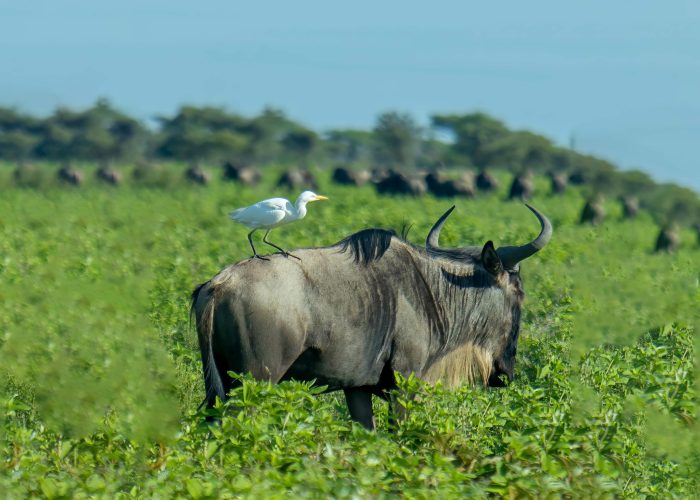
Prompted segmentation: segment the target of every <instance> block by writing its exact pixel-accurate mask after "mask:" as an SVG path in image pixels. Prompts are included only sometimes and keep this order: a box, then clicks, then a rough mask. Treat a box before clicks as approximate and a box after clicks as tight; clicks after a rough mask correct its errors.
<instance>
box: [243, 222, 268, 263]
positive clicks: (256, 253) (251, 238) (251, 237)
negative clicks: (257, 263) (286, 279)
mask: <svg viewBox="0 0 700 500" xmlns="http://www.w3.org/2000/svg"><path fill="white" fill-rule="evenodd" d="M255 231H256V230H255V229H253V230H252V231H251V232H249V233H248V243H250V248H252V249H253V258H254V259H260V260H270V259H268V258H267V257H261V256H260V255H258V252H256V251H255V245H253V233H254V232H255Z"/></svg>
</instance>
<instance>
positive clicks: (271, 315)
mask: <svg viewBox="0 0 700 500" xmlns="http://www.w3.org/2000/svg"><path fill="white" fill-rule="evenodd" d="M528 207H529V206H528ZM529 208H530V210H531V211H532V212H533V213H534V214H535V215H536V216H537V218H538V220H539V222H540V226H541V230H540V234H539V236H537V238H535V239H534V240H533V241H532V242H530V243H526V244H524V245H522V246H503V247H500V248H498V249H496V248H495V247H494V245H493V243H492V242H491V241H487V242H486V244H484V245H483V246H468V247H463V248H458V249H443V248H441V247H440V246H439V243H438V239H439V236H440V230H441V228H442V226H443V224H444V223H445V220H446V219H447V218H448V216H449V215H450V213H452V210H453V209H454V207H452V208H450V209H449V210H448V211H447V212H446V213H445V214H444V215H443V216H442V217H440V219H439V220H438V221H437V222H436V223H435V225H434V226H433V228H432V229H431V231H430V233H429V235H428V238H427V241H426V246H425V248H423V247H417V246H414V245H412V244H410V243H408V242H406V241H404V240H402V239H401V238H399V237H397V236H396V235H395V234H394V233H393V232H390V231H386V230H382V229H366V230H363V231H360V232H358V233H355V234H353V235H351V236H348V237H347V238H345V239H343V240H341V241H340V242H338V243H337V244H335V245H332V246H329V247H324V248H307V249H300V250H295V251H294V253H295V254H296V255H298V256H299V257H300V258H301V260H292V259H287V258H285V257H284V256H283V255H282V254H275V255H272V256H270V260H269V261H261V260H258V259H247V260H244V261H242V262H239V263H238V264H234V265H231V266H229V267H227V268H225V269H223V270H222V271H220V272H219V273H218V274H217V275H216V276H214V277H213V278H212V279H211V280H209V281H208V282H206V283H204V284H202V285H200V286H198V287H197V288H196V289H195V290H194V292H193V293H192V313H193V314H194V315H195V317H196V324H197V334H198V339H199V346H200V352H201V357H202V365H203V372H204V383H205V388H206V399H205V402H206V403H207V405H209V406H212V405H213V404H214V403H215V401H216V398H217V397H218V398H220V399H222V400H224V399H225V398H226V395H227V393H228V392H229V391H230V390H231V389H232V388H233V387H236V386H238V385H240V382H239V381H238V380H235V379H232V378H231V377H230V376H229V375H228V372H229V371H232V372H235V373H251V374H252V376H253V377H255V378H256V379H259V380H268V381H271V382H275V383H276V382H279V381H282V380H288V379H295V380H305V381H310V380H315V381H316V383H317V384H319V385H325V386H327V387H328V390H329V391H333V390H340V389H342V390H343V391H344V392H345V398H346V401H347V405H348V408H349V410H350V415H351V417H352V418H353V419H354V420H356V421H358V422H360V423H361V424H362V425H364V426H365V427H367V428H370V429H371V428H373V425H374V423H373V417H372V401H371V399H372V395H376V396H379V397H381V398H384V399H388V398H389V397H390V396H389V391H391V390H392V389H394V388H395V387H396V381H395V378H394V372H399V373H401V374H403V375H409V374H411V373H415V374H416V375H417V376H418V377H420V378H422V379H424V380H427V381H429V382H435V381H438V380H441V381H443V382H444V383H445V384H446V385H448V386H454V385H457V384H459V383H462V382H482V383H484V384H486V385H489V386H503V385H504V381H503V380H502V379H501V376H505V377H507V378H508V379H512V378H513V371H514V367H515V356H516V349H517V343H518V334H519V328H520V309H521V304H522V302H523V298H524V292H523V286H522V282H521V279H520V264H519V263H520V262H521V261H523V260H524V259H527V258H528V257H530V256H532V255H534V254H535V253H536V252H538V251H539V250H541V249H542V248H543V247H544V246H545V245H546V244H547V243H548V242H549V240H550V238H551V235H552V226H551V224H550V222H549V220H548V219H547V218H546V217H545V216H544V215H542V214H541V213H540V212H539V211H537V210H536V209H534V208H532V207H529ZM395 409H398V408H395Z"/></svg>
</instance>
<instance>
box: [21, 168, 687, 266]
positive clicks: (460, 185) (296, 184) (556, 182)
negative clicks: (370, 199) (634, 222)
mask: <svg viewBox="0 0 700 500" xmlns="http://www.w3.org/2000/svg"><path fill="white" fill-rule="evenodd" d="M32 169H33V167H31V166H24V167H19V168H18V169H17V170H16V171H15V174H14V175H15V180H16V181H17V184H21V178H22V176H26V175H27V174H29V175H30V176H31V175H32V173H33V171H32ZM158 170H159V168H158V167H157V166H152V165H148V164H144V165H140V166H137V168H136V169H135V170H134V172H133V177H134V180H135V181H136V182H143V181H145V180H146V179H147V178H148V177H149V175H153V174H154V173H155V174H156V175H157V174H158ZM160 170H161V171H162V170H164V169H160ZM547 176H548V178H549V181H550V190H549V193H550V194H551V195H552V196H556V195H561V194H563V193H565V192H566V189H567V187H568V185H569V184H574V185H582V184H585V178H584V176H583V175H582V174H581V173H579V172H574V173H572V174H570V175H567V174H566V173H565V172H562V171H558V172H549V173H548V174H547ZM184 177H185V179H186V180H187V181H189V182H191V183H193V184H197V185H200V186H206V185H208V184H209V183H210V182H211V180H212V175H211V172H210V171H208V170H205V169H203V168H201V167H199V166H191V167H189V168H187V169H186V170H185V172H184ZM57 178H58V180H59V182H61V183H62V184H65V185H70V186H76V187H77V186H81V185H82V184H83V183H84V182H85V180H86V178H85V174H84V172H83V171H82V170H79V169H77V168H74V167H72V166H70V165H68V164H66V165H64V166H62V167H61V168H60V169H59V170H58V173H57ZM95 178H96V180H97V181H98V182H100V183H104V184H107V185H110V186H118V185H120V184H121V183H122V182H123V180H124V178H123V175H122V173H121V172H120V171H119V170H117V169H114V168H111V167H108V166H102V167H100V168H99V169H98V170H97V171H96V174H95ZM222 178H223V179H224V180H227V181H233V182H237V183H239V184H241V185H244V186H255V185H257V184H259V183H260V182H261V180H262V173H261V171H260V170H259V169H257V168H255V167H252V166H250V165H246V164H244V163H241V162H238V161H225V162H224V163H223V164H222ZM331 179H332V181H333V182H335V183H337V184H342V185H348V186H357V187H359V186H363V185H365V184H371V185H373V186H374V188H375V189H376V191H377V193H379V194H381V195H407V196H422V195H424V194H426V193H430V194H432V195H433V196H435V197H438V198H455V197H464V198H471V197H474V196H476V195H477V194H478V193H479V192H481V193H489V192H495V191H497V190H498V189H499V188H500V183H499V181H498V179H497V178H496V177H495V176H494V175H493V174H492V173H491V172H489V171H488V170H486V169H481V170H480V171H479V172H478V173H477V174H476V175H474V174H473V173H472V172H471V171H465V170H461V171H460V172H459V174H457V175H447V174H446V173H445V172H441V171H437V170H428V171H425V170H415V171H412V172H410V173H409V172H405V171H399V170H395V169H379V168H377V169H374V170H372V171H369V170H360V169H351V168H346V167H338V168H336V169H335V170H334V171H333V174H332V176H331ZM276 185H277V187H280V188H284V189H288V190H301V189H312V190H315V189H318V182H317V181H316V177H315V176H314V174H313V173H312V172H311V171H310V170H308V169H290V170H287V171H285V172H283V173H282V174H281V176H280V177H279V179H278V180H277V183H276ZM534 193H535V179H534V175H533V173H532V171H530V170H528V169H525V170H523V171H522V172H520V173H518V174H516V175H515V176H514V177H513V179H512V181H511V184H510V187H509V189H508V192H507V198H508V199H509V200H522V201H527V200H530V199H532V197H533V195H534ZM618 201H619V203H620V205H621V208H622V216H623V218H625V219H633V218H635V217H636V216H637V215H638V213H639V211H640V203H639V199H638V198H637V197H635V196H634V195H625V196H621V197H619V199H618ZM605 218H606V213H605V205H604V200H603V198H602V196H600V195H593V196H592V197H590V198H588V199H587V200H586V202H585V204H584V206H583V207H582V209H581V214H580V218H579V222H580V223H581V224H591V225H600V224H602V223H603V222H604V220H605ZM693 227H694V229H695V231H696V233H697V238H698V243H700V223H698V224H696V225H694V226H693ZM679 246H680V230H679V228H678V226H677V225H675V224H666V225H663V226H662V227H661V229H660V231H659V233H658V236H657V238H656V244H655V247H654V248H655V251H657V252H669V253H672V252H675V251H676V250H677V249H678V247H679Z"/></svg>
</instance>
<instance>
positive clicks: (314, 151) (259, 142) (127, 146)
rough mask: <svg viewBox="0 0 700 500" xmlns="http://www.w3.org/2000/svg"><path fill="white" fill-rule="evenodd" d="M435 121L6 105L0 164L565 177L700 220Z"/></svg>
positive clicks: (544, 152) (488, 135) (652, 187)
mask: <svg viewBox="0 0 700 500" xmlns="http://www.w3.org/2000/svg"><path fill="white" fill-rule="evenodd" d="M430 119H431V123H430V126H429V127H421V126H420V125H419V124H418V123H417V122H416V120H415V119H414V117H412V116H411V115H410V114H407V113H399V112H395V111H390V112H386V113H382V114H380V115H379V116H378V117H377V120H376V123H375V125H374V127H373V128H372V129H371V130H360V129H333V130H329V131H325V132H323V133H319V132H317V131H314V130H312V129H310V128H308V127H306V126H304V125H303V124H301V123H299V122H297V121H294V120H292V119H291V118H289V117H288V116H286V115H285V113H284V112H282V111H280V110H278V109H274V108H266V109H264V110H263V111H262V112H261V113H259V114H258V115H255V116H252V117H251V116H243V115H241V114H238V113H234V112H230V111H228V110H225V109H223V108H220V107H212V106H201V107H198V106H182V107H180V108H179V109H178V110H177V112H176V113H175V114H173V115H172V116H158V117H157V118H156V125H155V126H146V125H145V124H144V123H142V122H141V121H140V120H137V119H135V118H133V117H131V116H129V115H127V114H126V113H124V112H122V111H120V110H118V109H116V108H115V107H114V106H113V105H112V104H111V103H110V102H109V101H108V100H106V99H99V100H98V101H97V102H96V103H95V104H94V105H93V106H91V107H89V108H87V109H84V110H71V109H67V108H62V107H61V108H57V109H56V110H55V111H54V112H53V113H51V114H50V115H48V116H44V117H37V116H33V115H30V114H27V113H23V112H21V111H19V110H17V109H14V108H10V107H0V159H3V160H5V161H9V162H14V163H16V164H19V165H23V164H25V163H27V162H31V161H49V162H56V163H60V164H62V165H68V164H70V163H71V162H95V163H98V164H100V165H101V166H109V165H110V164H121V163H125V162H132V161H136V160H146V161H149V160H175V161H179V162H185V163H188V164H189V165H191V166H197V165H200V164H206V163H212V162H220V161H223V160H231V159H235V160H236V161H237V162H238V163H240V164H249V165H250V164H257V165H265V164H269V163H272V162H275V163H294V164H297V165H300V166H309V165H312V164H324V165H327V164H332V165H335V166H337V165H343V166H350V167H358V168H368V167H372V168H383V169H395V170H404V171H410V170H412V169H415V168H422V169H438V168H440V169H443V168H444V169H447V168H468V169H473V170H479V171H484V170H486V169H505V170H508V171H511V172H513V173H516V174H518V173H522V172H526V171H529V172H534V173H541V174H544V173H549V174H557V173H559V174H562V173H564V174H566V175H567V176H568V177H569V178H570V180H571V181H572V182H574V183H578V184H582V185H585V186H587V188H588V189H589V190H590V192H591V194H604V195H608V196H620V195H623V194H626V195H629V194H633V195H634V196H637V197H639V199H640V200H641V202H642V204H643V205H644V206H646V207H647V208H650V209H651V211H652V212H653V213H655V214H657V215H658V217H657V218H660V219H663V221H664V222H668V221H670V220H676V221H679V222H681V223H691V222H697V221H700V200H699V199H698V196H697V194H696V193H695V192H693V191H691V190H689V189H686V188H683V187H680V186H677V185H673V184H657V183H655V182H654V181H653V180H652V179H651V178H650V177H649V176H648V175H647V174H646V173H644V172H641V171H638V170H632V171H620V170H618V169H617V168H616V167H615V165H613V164H612V163H610V162H608V161H606V160H603V159H600V158H597V157H594V156H591V155H585V154H581V153H579V152H576V151H574V150H573V149H570V148H564V147H561V146H558V145H556V144H554V143H553V142H552V141H551V140H549V139H548V138H546V137H544V136H542V135H539V134H535V133H532V132H529V131H522V130H511V129H509V128H508V127H507V126H506V125H505V124H504V123H503V122H502V121H500V120H498V119H496V118H494V117H491V116H489V115H487V114H485V113H478V112H477V113H466V114H435V115H433V116H431V118H430ZM441 137H449V140H443V139H440V138H441Z"/></svg>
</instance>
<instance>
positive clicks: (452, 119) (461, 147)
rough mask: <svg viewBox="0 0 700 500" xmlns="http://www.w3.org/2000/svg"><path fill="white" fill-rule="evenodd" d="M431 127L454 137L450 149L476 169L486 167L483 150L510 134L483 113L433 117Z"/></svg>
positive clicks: (497, 121) (499, 123) (501, 123)
mask: <svg viewBox="0 0 700 500" xmlns="http://www.w3.org/2000/svg"><path fill="white" fill-rule="evenodd" d="M432 125H433V127H434V128H436V129H442V130H446V131H448V132H449V133H451V134H452V135H453V136H454V143H453V146H452V149H453V150H454V152H455V153H456V154H457V155H459V156H462V157H463V158H465V159H468V160H469V161H470V162H471V163H473V164H474V165H476V166H477V167H486V166H488V159H487V158H483V154H484V153H483V152H484V149H485V148H486V147H487V146H489V145H490V144H492V143H493V142H495V141H497V140H499V139H503V138H505V137H507V136H508V135H509V134H510V133H511V132H510V130H508V127H506V126H505V124H504V123H503V122H501V121H499V120H497V119H495V118H493V117H491V116H489V115H487V114H485V113H470V114H465V115H433V116H432Z"/></svg>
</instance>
